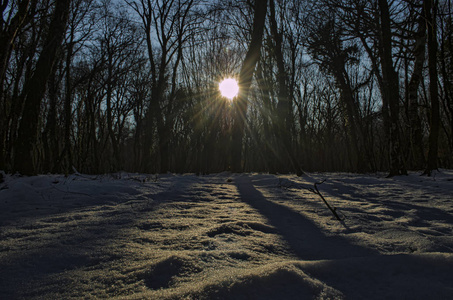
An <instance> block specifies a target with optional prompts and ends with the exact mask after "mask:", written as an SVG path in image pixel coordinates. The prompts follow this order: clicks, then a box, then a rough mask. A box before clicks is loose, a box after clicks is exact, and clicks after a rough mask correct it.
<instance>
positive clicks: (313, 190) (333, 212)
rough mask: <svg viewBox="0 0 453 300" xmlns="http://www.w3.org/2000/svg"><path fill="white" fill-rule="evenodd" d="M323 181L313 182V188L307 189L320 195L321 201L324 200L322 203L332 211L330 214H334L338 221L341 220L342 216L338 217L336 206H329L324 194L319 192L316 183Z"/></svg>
mask: <svg viewBox="0 0 453 300" xmlns="http://www.w3.org/2000/svg"><path fill="white" fill-rule="evenodd" d="M324 181H326V180H325V179H324V180H323V181H321V182H315V184H314V188H309V189H308V190H309V191H310V192H312V193H314V194H316V195H318V196H319V197H321V199H322V201H324V203H325V204H326V206H327V208H329V210H330V211H331V212H332V214H333V215H334V216H335V218H336V219H337V220H338V221H340V222H343V221H344V218H343V219H342V218H340V216H338V214H337V208H336V207H332V206H330V204H329V203H328V202H327V200H326V199H325V198H324V196H323V195H322V194H321V192H320V191H319V190H318V184H323V183H324Z"/></svg>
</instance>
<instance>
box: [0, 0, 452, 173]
mask: <svg viewBox="0 0 453 300" xmlns="http://www.w3.org/2000/svg"><path fill="white" fill-rule="evenodd" d="M0 9H1V11H2V20H1V23H0V89H1V90H0V170H5V171H7V172H19V173H22V174H37V173H48V172H51V173H59V172H63V173H69V172H72V171H73V170H74V168H75V169H77V170H78V171H80V172H84V173H105V172H114V171H119V170H125V171H134V172H148V173H154V172H168V171H171V172H200V173H209V172H220V171H224V170H232V171H260V172H296V173H302V170H307V171H352V172H369V171H387V172H389V174H390V175H398V174H405V173H406V170H425V173H426V174H430V173H431V171H432V170H435V169H436V168H438V167H447V168H451V167H453V88H452V87H453V59H452V58H453V22H452V12H453V11H452V3H451V1H450V0H399V1H387V0H372V1H369V0H366V1H365V0H343V1H339V0H318V1H311V0H267V1H266V0H260V1H258V0H255V1H253V0H243V1H241V0H239V1H223V0H218V1H204V0H117V1H113V0H58V1H56V0H10V1H8V0H2V1H0ZM227 77H234V78H236V79H237V80H238V82H239V83H240V88H241V89H240V94H239V95H238V96H237V97H236V98H235V99H234V100H233V101H230V100H228V99H226V98H223V97H222V96H221V95H220V93H219V91H218V84H219V82H220V81H221V80H222V79H223V78H227Z"/></svg>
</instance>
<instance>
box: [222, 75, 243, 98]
mask: <svg viewBox="0 0 453 300" xmlns="http://www.w3.org/2000/svg"><path fill="white" fill-rule="evenodd" d="M219 90H220V93H221V94H222V96H223V97H226V98H228V99H230V100H233V98H234V97H236V96H237V94H238V93H239V85H238V82H237V81H236V80H235V79H233V78H226V79H224V80H223V81H222V82H220V83H219Z"/></svg>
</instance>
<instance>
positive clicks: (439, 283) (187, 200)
mask: <svg viewBox="0 0 453 300" xmlns="http://www.w3.org/2000/svg"><path fill="white" fill-rule="evenodd" d="M418 174H419V173H412V174H410V175H409V176H398V177H394V178H385V176H384V175H383V174H369V175H355V174H346V173H311V174H308V175H307V176H305V177H296V176H292V175H279V176H277V175H268V174H229V173H221V174H215V175H208V176H195V175H193V174H187V175H173V174H167V175H159V176H156V175H143V174H129V173H119V174H113V175H104V176H89V175H81V174H75V175H71V176H69V177H65V176H63V175H42V176H35V177H18V176H12V175H4V182H2V183H0V298H1V299H69V298H84V299H89V298H117V299H453V170H441V171H440V172H438V173H436V174H435V175H436V176H434V177H421V176H419V175H418ZM324 179H326V181H325V182H324V183H323V184H320V185H318V188H319V191H320V192H321V194H322V195H323V196H324V197H325V199H326V200H327V201H328V202H329V203H330V204H331V205H332V206H334V207H336V208H337V212H338V214H339V215H340V216H341V217H345V219H344V221H343V222H339V221H337V220H336V219H335V218H334V217H333V215H332V213H331V212H330V211H329V210H328V209H327V207H326V206H325V204H324V203H323V202H322V200H321V198H320V197H319V196H318V195H316V194H314V193H313V192H312V191H310V189H313V188H314V183H315V182H320V181H322V180H324Z"/></svg>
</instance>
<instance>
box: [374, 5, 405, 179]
mask: <svg viewBox="0 0 453 300" xmlns="http://www.w3.org/2000/svg"><path fill="white" fill-rule="evenodd" d="M378 3H379V10H380V21H381V28H380V29H381V32H380V34H381V35H380V42H381V45H380V55H381V67H382V79H383V86H382V87H381V88H382V102H383V106H384V107H388V112H389V120H388V122H387V126H386V127H387V128H386V131H387V135H388V141H389V148H390V149H389V150H390V173H389V176H395V175H402V174H407V172H406V169H405V167H404V162H403V158H402V153H401V145H400V142H401V139H400V133H399V79H398V74H397V73H396V71H395V68H394V67H393V59H392V32H391V29H390V12H389V5H388V3H387V0H379V1H378ZM383 109H384V108H383Z"/></svg>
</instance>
